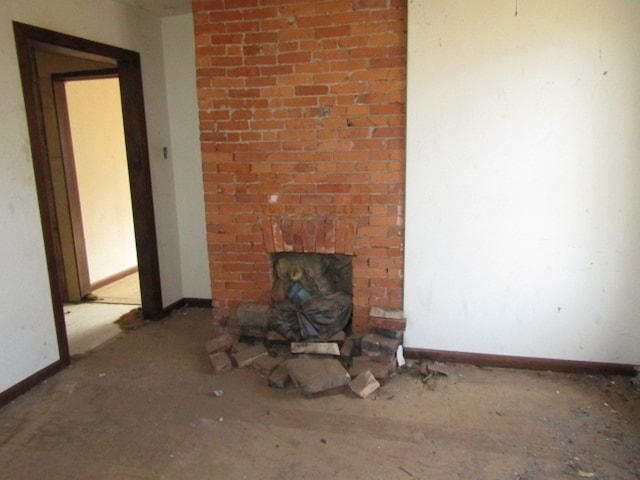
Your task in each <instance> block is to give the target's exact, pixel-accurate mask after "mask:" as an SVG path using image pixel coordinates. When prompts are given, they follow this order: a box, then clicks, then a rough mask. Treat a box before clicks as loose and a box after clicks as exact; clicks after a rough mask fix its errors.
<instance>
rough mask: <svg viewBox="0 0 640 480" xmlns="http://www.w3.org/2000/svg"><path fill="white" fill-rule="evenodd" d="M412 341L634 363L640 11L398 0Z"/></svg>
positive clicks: (638, 291) (638, 331) (597, 1)
mask: <svg viewBox="0 0 640 480" xmlns="http://www.w3.org/2000/svg"><path fill="white" fill-rule="evenodd" d="M408 30H409V40H408V47H409V50H408V58H409V60H408V113H407V125H408V133H407V166H406V168H407V193H406V251H405V294H404V308H405V312H406V315H407V317H408V324H407V332H406V336H405V344H406V346H408V347H414V348H424V349H438V350H447V351H460V352H474V353H488V354H501V355H513V356H525V357H541V358H553V359H570V360H587V361H602V362H615V363H629V364H640V349H639V348H638V345H640V319H639V318H638V317H639V312H640V282H639V281H638V280H639V272H640V188H639V187H640V162H639V161H638V159H639V158H640V135H639V133H640V132H639V130H638V128H639V125H640V90H639V89H638V85H640V62H638V58H640V3H638V2H636V1H633V0H630V1H629V0H626V1H625V0H561V1H558V0H535V1H531V0H520V1H519V2H513V1H512V0H478V1H474V2H468V1H463V0H457V1H456V0H446V1H444V0H425V1H420V2H409V28H408Z"/></svg>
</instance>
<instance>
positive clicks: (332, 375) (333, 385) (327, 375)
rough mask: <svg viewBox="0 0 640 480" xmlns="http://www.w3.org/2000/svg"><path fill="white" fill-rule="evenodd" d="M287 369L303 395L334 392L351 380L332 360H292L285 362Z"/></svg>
mask: <svg viewBox="0 0 640 480" xmlns="http://www.w3.org/2000/svg"><path fill="white" fill-rule="evenodd" d="M287 369H288V371H289V375H291V379H292V380H293V382H294V383H295V384H296V386H297V387H298V388H299V389H300V390H301V391H302V393H303V394H305V395H316V394H319V393H330V392H334V391H337V389H338V388H341V387H344V386H345V385H347V384H348V383H349V381H350V380H351V377H350V376H349V373H347V371H346V370H345V369H344V367H343V366H342V365H341V364H340V362H339V361H338V360H335V359H333V358H293V359H291V360H289V361H287Z"/></svg>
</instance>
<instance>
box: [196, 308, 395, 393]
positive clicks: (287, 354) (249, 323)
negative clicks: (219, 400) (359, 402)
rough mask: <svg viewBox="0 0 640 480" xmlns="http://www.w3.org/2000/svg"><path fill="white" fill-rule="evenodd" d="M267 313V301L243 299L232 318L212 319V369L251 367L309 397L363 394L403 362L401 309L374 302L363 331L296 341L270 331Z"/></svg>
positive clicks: (209, 344) (280, 385)
mask: <svg viewBox="0 0 640 480" xmlns="http://www.w3.org/2000/svg"><path fill="white" fill-rule="evenodd" d="M271 314H272V307H271V306H270V305H258V304H247V305H243V306H241V307H240V308H238V311H237V319H235V321H230V319H220V318H218V319H217V320H216V322H215V325H214V326H215V327H216V328H215V331H216V332H217V335H215V336H214V337H213V338H211V339H210V340H209V341H208V342H207V343H206V344H205V349H206V352H207V354H208V355H209V359H210V361H211V365H212V367H213V371H214V373H216V374H223V373H226V372H228V371H230V370H232V369H234V368H244V367H251V368H254V369H256V370H257V371H259V372H260V373H262V374H263V375H264V376H266V377H267V379H268V385H269V386H270V387H273V388H297V389H298V390H299V391H300V392H301V393H302V394H304V395H305V396H308V397H314V396H318V395H325V394H331V393H338V392H341V391H344V390H347V391H351V392H352V393H353V394H354V395H355V396H357V397H360V398H366V397H368V396H370V395H371V394H372V393H374V392H375V391H376V390H377V389H378V388H379V387H380V386H381V385H384V384H385V382H387V381H388V380H389V379H390V378H391V377H392V376H393V375H394V374H395V373H396V372H397V371H398V368H399V366H402V364H403V363H404V358H403V357H402V337H403V332H404V327H405V323H406V320H405V318H404V314H403V312H402V311H401V310H394V309H384V308H378V307H372V308H371V311H370V316H369V325H370V328H369V331H368V332H365V333H348V332H345V331H344V330H340V331H339V332H337V333H335V334H334V335H332V336H331V337H329V338H319V337H312V338H306V339H304V340H303V339H300V341H298V340H295V339H294V340H290V339H287V338H285V337H284V336H283V335H281V334H280V333H279V332H277V331H274V330H270V329H269V325H271V324H272V323H270V322H271V320H270V318H271ZM221 320H222V321H221ZM221 323H223V324H224V325H223V324H221Z"/></svg>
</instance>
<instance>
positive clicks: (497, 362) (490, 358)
mask: <svg viewBox="0 0 640 480" xmlns="http://www.w3.org/2000/svg"><path fill="white" fill-rule="evenodd" d="M404 356H405V358H408V359H413V360H432V361H434V362H443V363H467V364H472V365H477V366H480V367H498V368H518V369H521V370H548V371H552V372H563V373H595V374H601V375H626V376H634V375H636V374H637V371H636V369H635V366H634V365H627V364H620V363H602V362H585V361H578V360H560V359H548V358H531V357H513V356H506V355H490V354H484V353H464V352H450V351H445V350H424V349H420V348H405V349H404Z"/></svg>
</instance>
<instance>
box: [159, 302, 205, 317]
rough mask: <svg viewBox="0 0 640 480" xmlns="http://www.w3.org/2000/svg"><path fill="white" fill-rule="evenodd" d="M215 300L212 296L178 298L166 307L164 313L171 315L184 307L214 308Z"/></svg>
mask: <svg viewBox="0 0 640 480" xmlns="http://www.w3.org/2000/svg"><path fill="white" fill-rule="evenodd" d="M212 304H213V300H211V299H210V298H181V299H180V300H176V301H175V302H173V303H172V304H171V305H168V306H166V307H165V308H164V315H165V316H166V315H169V314H170V313H171V312H173V311H174V310H178V309H180V308H182V307H195V308H213V305H212Z"/></svg>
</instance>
